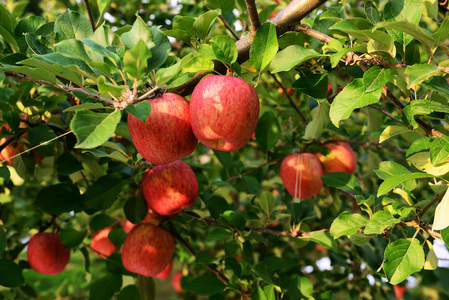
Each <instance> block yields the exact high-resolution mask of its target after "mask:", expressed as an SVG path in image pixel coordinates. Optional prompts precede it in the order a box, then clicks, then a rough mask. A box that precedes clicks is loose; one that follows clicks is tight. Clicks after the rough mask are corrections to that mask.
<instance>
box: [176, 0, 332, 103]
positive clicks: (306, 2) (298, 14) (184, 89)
mask: <svg viewBox="0 0 449 300" xmlns="http://www.w3.org/2000/svg"><path fill="white" fill-rule="evenodd" d="M325 2H326V1H325V0H293V1H292V2H290V4H289V5H287V7H285V8H284V9H283V10H282V11H280V12H279V13H278V14H277V15H276V16H275V17H274V18H272V19H270V20H269V21H268V22H271V23H273V24H274V25H275V26H276V30H277V35H278V36H280V35H282V34H283V33H285V32H286V31H288V30H290V29H292V28H293V26H294V25H295V24H296V23H299V22H300V21H301V20H302V19H303V18H304V17H306V16H307V15H308V14H309V13H311V12H312V11H313V10H315V9H316V8H317V7H319V6H320V5H322V4H323V3H325ZM253 39H254V35H253V34H252V33H248V34H246V35H245V36H243V37H242V38H241V39H240V40H238V41H237V42H236V43H235V44H236V46H237V51H238V58H237V61H238V62H239V63H240V64H242V63H244V62H245V61H247V60H248V59H249V49H250V48H251V43H252V42H253ZM215 72H217V73H220V74H226V68H225V67H224V66H223V64H216V65H215ZM210 73H211V72H200V73H197V74H195V76H193V77H192V78H191V79H190V80H189V81H187V82H186V83H184V84H181V85H179V86H177V87H173V88H171V89H170V90H169V92H171V93H176V94H180V95H182V96H187V95H190V94H191V93H192V91H193V89H194V88H195V86H196V85H197V84H198V82H200V80H201V78H203V77H204V76H206V75H207V74H210Z"/></svg>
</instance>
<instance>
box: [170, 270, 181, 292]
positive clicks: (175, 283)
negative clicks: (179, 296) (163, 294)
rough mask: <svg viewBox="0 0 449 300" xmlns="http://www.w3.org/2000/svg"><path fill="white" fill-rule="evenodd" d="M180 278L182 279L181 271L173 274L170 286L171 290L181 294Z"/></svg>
mask: <svg viewBox="0 0 449 300" xmlns="http://www.w3.org/2000/svg"><path fill="white" fill-rule="evenodd" d="M181 278H182V272H181V271H177V272H175V274H173V277H172V278H171V285H172V286H173V289H174V290H175V291H176V292H177V293H181V292H182V287H181Z"/></svg>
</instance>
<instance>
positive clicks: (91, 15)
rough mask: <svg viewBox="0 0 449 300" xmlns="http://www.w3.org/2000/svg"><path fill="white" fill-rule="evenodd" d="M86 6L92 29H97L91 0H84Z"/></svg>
mask: <svg viewBox="0 0 449 300" xmlns="http://www.w3.org/2000/svg"><path fill="white" fill-rule="evenodd" d="M84 6H86V11H87V15H88V16H89V22H90V26H92V30H93V31H95V29H96V28H95V21H94V15H93V14H92V9H91V8H90V4H89V0H84Z"/></svg>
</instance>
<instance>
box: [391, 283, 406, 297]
mask: <svg viewBox="0 0 449 300" xmlns="http://www.w3.org/2000/svg"><path fill="white" fill-rule="evenodd" d="M393 290H394V295H395V296H396V299H404V293H405V291H407V286H405V285H397V284H395V285H393Z"/></svg>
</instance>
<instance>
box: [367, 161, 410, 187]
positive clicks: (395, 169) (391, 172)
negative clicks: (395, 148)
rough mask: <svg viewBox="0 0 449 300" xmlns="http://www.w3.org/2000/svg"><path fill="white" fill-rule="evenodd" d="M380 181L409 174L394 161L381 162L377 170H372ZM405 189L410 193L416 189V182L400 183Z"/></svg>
mask: <svg viewBox="0 0 449 300" xmlns="http://www.w3.org/2000/svg"><path fill="white" fill-rule="evenodd" d="M374 172H376V174H377V176H378V177H379V178H380V179H384V180H385V179H387V178H389V177H392V176H397V175H401V174H410V173H411V172H410V171H409V170H408V169H407V168H406V167H404V166H403V165H400V164H398V163H396V162H394V161H383V162H381V163H380V164H379V169H378V170H374ZM402 184H403V185H404V187H405V188H406V189H408V190H409V191H412V190H414V189H415V188H416V180H407V181H405V182H403V183H402Z"/></svg>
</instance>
